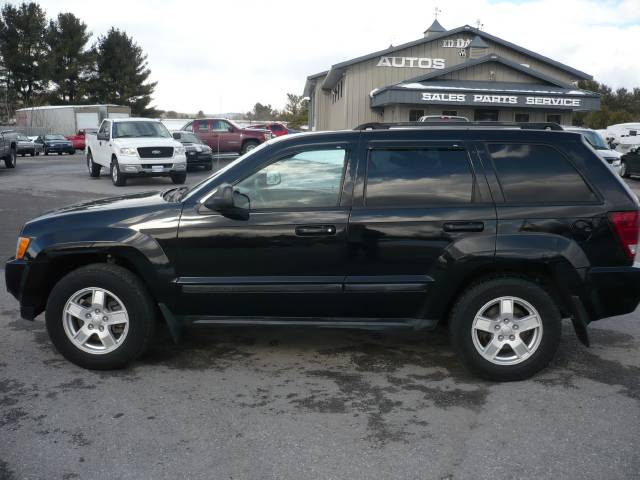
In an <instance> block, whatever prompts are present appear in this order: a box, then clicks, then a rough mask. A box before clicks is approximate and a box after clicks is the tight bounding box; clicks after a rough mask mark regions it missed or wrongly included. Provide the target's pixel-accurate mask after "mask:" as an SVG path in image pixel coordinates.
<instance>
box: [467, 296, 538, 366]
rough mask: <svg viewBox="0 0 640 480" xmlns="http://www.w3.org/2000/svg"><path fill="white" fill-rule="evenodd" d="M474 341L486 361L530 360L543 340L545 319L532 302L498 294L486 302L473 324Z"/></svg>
mask: <svg viewBox="0 0 640 480" xmlns="http://www.w3.org/2000/svg"><path fill="white" fill-rule="evenodd" d="M471 335H472V338H473V345H474V346H475V348H476V350H477V351H478V353H479V354H480V355H481V356H482V357H483V358H484V359H485V360H487V361H489V362H491V363H494V364H496V365H517V364H519V363H522V362H524V361H525V360H527V359H528V358H529V357H531V355H533V354H534V352H535V351H536V350H537V349H538V347H539V346H540V343H541V341H542V319H541V317H540V314H539V313H538V311H537V310H536V309H535V308H534V307H533V305H531V304H530V303H529V302H527V301H525V300H523V299H522V298H518V297H499V298H494V299H493V300H491V301H489V302H487V303H485V304H484V305H483V306H482V307H481V308H480V309H479V310H478V312H477V313H476V315H475V317H474V319H473V323H472V326H471Z"/></svg>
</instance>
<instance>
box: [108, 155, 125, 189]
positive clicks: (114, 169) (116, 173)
mask: <svg viewBox="0 0 640 480" xmlns="http://www.w3.org/2000/svg"><path fill="white" fill-rule="evenodd" d="M110 173H111V181H112V182H113V184H114V185H115V186H116V187H123V186H124V185H126V184H127V178H126V177H125V176H124V175H122V173H121V172H120V167H119V166H118V160H116V159H115V158H114V159H113V160H111V171H110Z"/></svg>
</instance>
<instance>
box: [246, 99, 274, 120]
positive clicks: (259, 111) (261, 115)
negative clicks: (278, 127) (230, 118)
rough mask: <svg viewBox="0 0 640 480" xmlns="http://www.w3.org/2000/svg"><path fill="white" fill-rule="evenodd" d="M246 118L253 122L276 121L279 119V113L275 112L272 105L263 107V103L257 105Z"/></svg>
mask: <svg viewBox="0 0 640 480" xmlns="http://www.w3.org/2000/svg"><path fill="white" fill-rule="evenodd" d="M246 116H247V118H248V119H249V120H251V121H255V120H274V119H276V118H278V117H279V113H278V111H277V110H274V109H273V108H272V107H271V105H270V104H268V105H263V104H261V103H256V104H255V105H254V107H253V110H252V111H250V112H247V115H246Z"/></svg>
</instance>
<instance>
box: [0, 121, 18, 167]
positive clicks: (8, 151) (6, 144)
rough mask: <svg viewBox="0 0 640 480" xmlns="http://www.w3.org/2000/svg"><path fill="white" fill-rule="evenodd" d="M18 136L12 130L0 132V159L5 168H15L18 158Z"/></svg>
mask: <svg viewBox="0 0 640 480" xmlns="http://www.w3.org/2000/svg"><path fill="white" fill-rule="evenodd" d="M17 152H18V134H17V133H16V132H14V131H13V130H3V131H1V132H0V158H2V159H3V160H4V165H5V167H7V168H15V167H16V160H17V158H18V154H17Z"/></svg>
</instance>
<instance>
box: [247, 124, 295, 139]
mask: <svg viewBox="0 0 640 480" xmlns="http://www.w3.org/2000/svg"><path fill="white" fill-rule="evenodd" d="M249 128H259V129H263V130H269V131H270V132H271V133H272V135H273V136H274V137H281V136H282V135H288V134H289V133H290V132H289V129H288V128H287V127H286V125H283V124H282V123H279V122H267V123H256V124H253V125H249Z"/></svg>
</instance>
